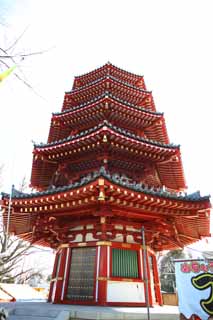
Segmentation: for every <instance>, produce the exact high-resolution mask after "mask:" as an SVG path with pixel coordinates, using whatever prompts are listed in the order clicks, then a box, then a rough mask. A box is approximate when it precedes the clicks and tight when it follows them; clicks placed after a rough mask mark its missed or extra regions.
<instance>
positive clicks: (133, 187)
mask: <svg viewBox="0 0 213 320" xmlns="http://www.w3.org/2000/svg"><path fill="white" fill-rule="evenodd" d="M100 178H103V179H106V180H107V181H108V182H109V183H112V184H114V185H115V186H119V187H123V188H125V189H127V190H129V191H135V192H138V193H142V194H144V195H150V196H153V197H159V198H162V199H170V200H176V201H177V200H179V201H184V202H209V206H208V207H207V208H206V209H208V208H211V204H210V197H211V196H210V195H207V196H200V193H199V192H196V193H193V194H189V195H188V194H184V195H183V194H180V193H170V192H168V191H165V190H164V189H163V188H162V189H159V190H154V189H149V188H147V187H144V185H143V184H142V183H139V184H137V183H127V182H125V183H124V182H123V181H122V178H119V177H118V175H116V174H110V173H108V172H106V170H105V169H104V168H103V167H101V169H100V170H99V171H96V172H94V173H93V175H92V174H90V175H88V176H86V177H84V178H82V179H81V180H80V181H79V182H75V183H73V184H70V185H68V186H64V187H57V188H53V189H51V190H46V191H42V192H35V193H29V194H26V193H23V194H22V195H21V193H20V192H19V193H17V194H15V195H14V196H13V197H12V199H31V198H38V197H44V196H48V195H58V194H62V193H65V192H68V191H71V190H78V189H80V188H82V187H86V186H89V185H91V184H95V183H97V182H98V180H99V179H100ZM1 195H2V200H4V199H8V200H9V194H7V193H3V192H2V193H1Z"/></svg>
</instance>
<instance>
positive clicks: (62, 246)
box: [2, 63, 210, 306]
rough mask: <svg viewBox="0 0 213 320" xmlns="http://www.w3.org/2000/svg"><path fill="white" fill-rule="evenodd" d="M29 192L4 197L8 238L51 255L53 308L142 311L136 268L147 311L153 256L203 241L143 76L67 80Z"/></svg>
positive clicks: (194, 197)
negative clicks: (16, 238) (133, 308)
mask: <svg viewBox="0 0 213 320" xmlns="http://www.w3.org/2000/svg"><path fill="white" fill-rule="evenodd" d="M31 186H32V187H33V188H34V189H36V190H37V192H34V193H31V194H25V193H20V192H17V191H15V190H14V192H13V194H12V203H11V218H10V226H9V231H10V232H11V233H14V234H15V235H17V236H19V237H20V238H22V239H24V240H27V241H30V242H32V243H35V244H38V245H42V246H48V247H51V248H54V249H55V250H56V252H57V253H56V258H55V266H54V270H53V276H52V281H51V285H50V293H49V301H51V302H53V303H70V304H96V305H126V306H145V305H146V299H145V276H144V267H145V266H144V263H143V261H146V266H147V276H148V296H149V304H150V305H154V304H160V305H161V304H162V298H161V293H160V285H159V277H158V271H157V263H156V257H155V253H156V252H157V251H161V250H169V249H176V248H183V247H184V246H186V245H189V244H191V243H193V242H195V241H197V240H199V239H201V238H202V237H208V236H209V216H210V201H209V197H201V196H200V194H199V192H197V193H194V194H190V195H189V194H187V193H185V188H186V183H185V179H184V173H183V167H182V162H181V153H180V147H179V146H178V145H174V144H171V143H170V142H169V138H168V134H167V130H166V125H165V119H164V115H163V114H162V113H159V112H157V111H156V108H155V104H154V100H153V97H152V93H151V92H150V91H148V90H147V89H146V86H145V83H144V78H143V76H139V75H135V74H132V73H130V72H127V71H124V70H122V69H120V68H118V67H116V66H114V65H112V64H110V63H107V64H105V65H104V66H102V67H100V68H98V69H96V70H94V71H91V72H89V73H87V74H84V75H81V76H77V77H75V79H74V84H73V88H72V90H71V91H70V92H66V93H65V96H64V102H63V106H62V110H61V112H59V113H53V115H52V119H51V125H50V131H49V137H48V141H47V143H44V144H39V145H35V146H34V151H33V164H32V176H31ZM8 203H9V196H8V195H6V194H3V196H2V204H3V205H4V208H6V209H5V210H4V221H5V224H6V221H7V216H8ZM142 227H143V228H144V229H145V240H146V247H144V246H143V245H142V234H141V229H142Z"/></svg>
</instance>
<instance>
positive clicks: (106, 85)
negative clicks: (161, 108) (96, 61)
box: [62, 76, 156, 111]
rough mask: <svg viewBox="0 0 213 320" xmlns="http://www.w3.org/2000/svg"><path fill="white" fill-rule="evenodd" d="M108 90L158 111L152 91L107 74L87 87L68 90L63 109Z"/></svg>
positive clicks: (120, 97)
mask: <svg viewBox="0 0 213 320" xmlns="http://www.w3.org/2000/svg"><path fill="white" fill-rule="evenodd" d="M106 91H109V92H110V93H111V94H113V95H115V96H116V97H117V98H119V99H122V100H124V101H127V102H129V103H132V104H135V105H138V106H141V107H143V108H145V109H147V110H150V111H156V109H155V105H154V101H153V97H152V93H151V92H150V91H147V90H144V89H140V88H138V87H135V86H132V85H129V84H127V83H125V82H122V81H120V80H118V79H116V78H114V77H112V76H106V77H104V78H101V79H98V80H97V81H95V82H93V83H90V84H88V85H86V86H85V87H82V88H79V89H74V90H72V91H71V92H66V93H65V97H64V104H63V107H62V111H64V110H66V109H70V108H72V107H76V106H78V105H79V104H82V103H85V102H87V101H88V100H91V99H94V98H95V97H97V96H100V95H102V94H104V93H105V92H106Z"/></svg>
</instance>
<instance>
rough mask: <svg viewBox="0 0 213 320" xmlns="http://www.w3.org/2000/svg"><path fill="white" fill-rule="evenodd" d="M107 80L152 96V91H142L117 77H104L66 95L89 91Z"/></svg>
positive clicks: (66, 92)
mask: <svg viewBox="0 0 213 320" xmlns="http://www.w3.org/2000/svg"><path fill="white" fill-rule="evenodd" d="M107 80H111V81H112V82H117V83H118V84H120V85H122V86H125V87H127V88H128V89H133V90H136V91H138V92H141V93H147V94H151V93H152V91H149V90H145V89H141V88H139V87H137V86H134V85H131V84H129V83H127V82H124V81H121V80H119V79H117V78H116V77H113V76H104V77H102V78H100V79H97V80H95V81H92V82H90V83H88V84H86V85H85V86H83V87H80V88H76V89H72V90H70V91H65V94H67V95H70V94H77V93H80V92H81V91H85V90H87V89H89V88H90V87H93V86H95V85H97V84H99V83H101V82H105V81H107Z"/></svg>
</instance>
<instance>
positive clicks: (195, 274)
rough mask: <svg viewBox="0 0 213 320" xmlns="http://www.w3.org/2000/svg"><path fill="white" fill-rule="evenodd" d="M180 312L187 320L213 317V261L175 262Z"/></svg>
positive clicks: (204, 319) (203, 319)
mask: <svg viewBox="0 0 213 320" xmlns="http://www.w3.org/2000/svg"><path fill="white" fill-rule="evenodd" d="M175 275H176V286H177V291H178V300H179V310H180V313H182V314H183V315H184V316H185V317H186V318H190V317H191V316H192V315H193V314H194V315H198V316H199V317H200V318H201V319H202V320H207V319H208V318H209V316H213V261H208V262H206V261H204V260H187V261H183V260H182V261H175Z"/></svg>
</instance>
